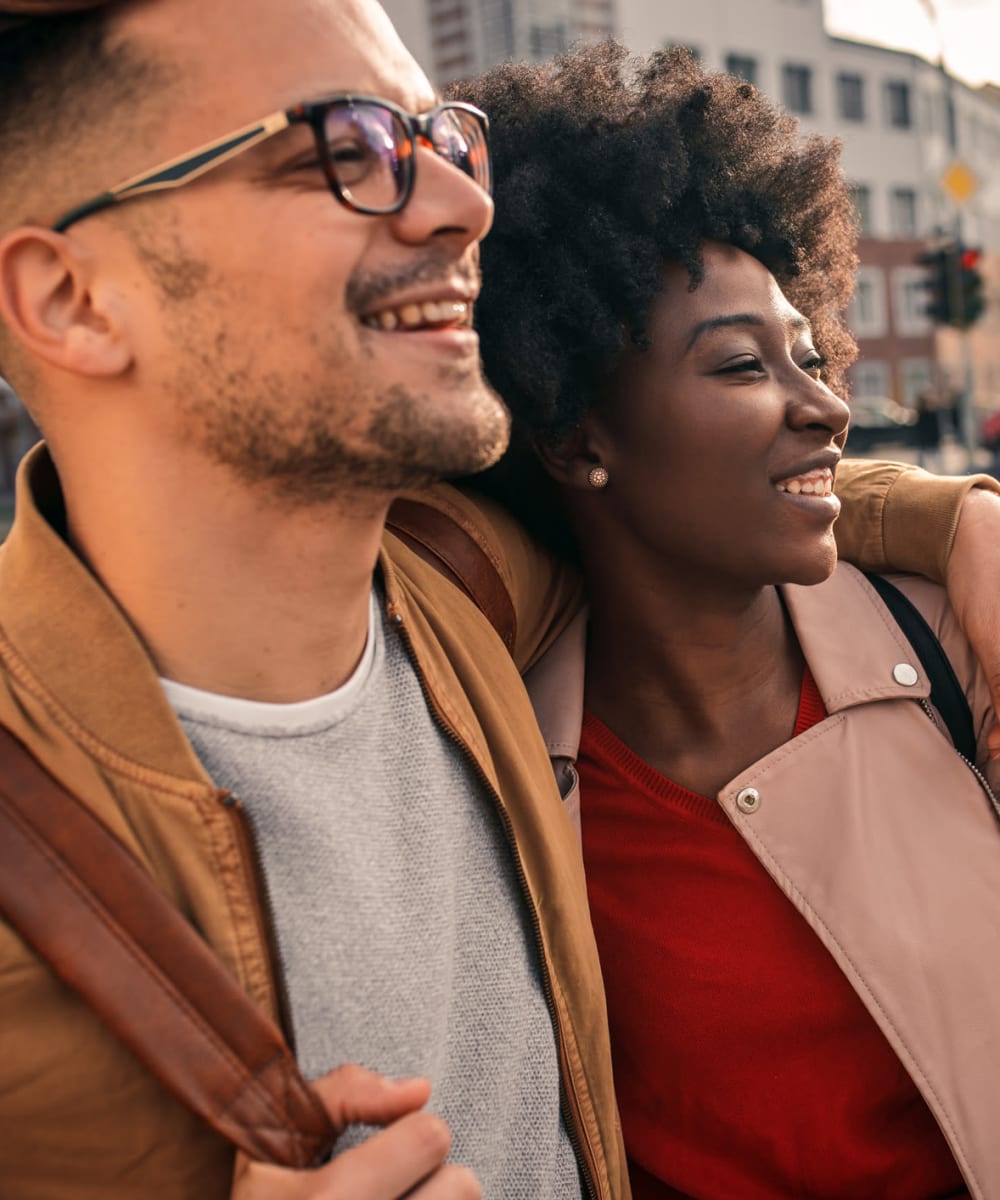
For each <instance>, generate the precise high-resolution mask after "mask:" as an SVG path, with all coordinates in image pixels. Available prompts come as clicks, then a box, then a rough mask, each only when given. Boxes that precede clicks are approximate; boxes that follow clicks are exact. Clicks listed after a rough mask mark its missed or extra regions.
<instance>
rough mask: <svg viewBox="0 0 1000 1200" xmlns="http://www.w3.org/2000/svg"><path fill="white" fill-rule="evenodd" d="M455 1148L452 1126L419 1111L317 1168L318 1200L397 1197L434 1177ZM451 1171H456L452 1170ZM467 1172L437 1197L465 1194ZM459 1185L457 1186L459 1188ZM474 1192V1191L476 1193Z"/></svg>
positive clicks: (455, 1198) (459, 1199)
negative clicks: (453, 1146)
mask: <svg viewBox="0 0 1000 1200" xmlns="http://www.w3.org/2000/svg"><path fill="white" fill-rule="evenodd" d="M450 1148H451V1132H450V1131H449V1129H448V1126H447V1125H446V1124H445V1123H444V1121H442V1120H441V1118H440V1117H436V1116H434V1115H433V1114H432V1113H425V1112H415V1113H410V1114H408V1115H407V1116H405V1117H401V1118H400V1119H399V1120H398V1121H396V1122H394V1123H393V1124H392V1125H390V1126H389V1128H388V1129H383V1130H381V1131H380V1132H379V1133H376V1134H374V1135H373V1136H372V1137H370V1138H368V1140H367V1141H365V1142H362V1143H361V1145H360V1146H355V1147H354V1148H353V1149H351V1150H345V1151H344V1153H343V1154H339V1155H337V1157H336V1158H335V1159H334V1160H333V1161H332V1162H330V1163H328V1164H327V1165H326V1166H325V1167H321V1168H320V1169H319V1170H318V1171H316V1172H314V1176H315V1180H314V1182H315V1183H316V1185H317V1188H316V1191H315V1193H310V1195H313V1194H315V1197H316V1200H343V1198H344V1197H347V1196H349V1197H351V1200H396V1198H397V1197H400V1196H407V1197H408V1196H409V1195H410V1193H411V1192H412V1191H413V1189H414V1188H416V1187H417V1186H418V1185H419V1184H421V1183H423V1182H424V1181H425V1180H427V1181H428V1182H429V1181H430V1179H432V1178H433V1176H434V1172H436V1171H437V1170H438V1168H440V1167H441V1165H442V1164H443V1163H444V1160H445V1158H446V1156H447V1154H448V1151H449V1149H450ZM452 1174H453V1173H452ZM466 1187H467V1183H466V1182H465V1180H464V1176H463V1177H462V1178H461V1179H459V1180H457V1181H455V1182H453V1184H452V1189H453V1190H451V1191H443V1192H432V1193H430V1194H431V1196H433V1198H434V1200H438V1197H439V1196H440V1198H441V1200H445V1197H447V1200H465V1197H466V1195H467V1194H468V1193H467V1192H466V1191H464V1190H461V1189H462V1188H466ZM456 1189H457V1190H456ZM473 1195H475V1193H473Z"/></svg>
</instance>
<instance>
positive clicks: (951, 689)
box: [864, 571, 976, 763]
mask: <svg viewBox="0 0 1000 1200" xmlns="http://www.w3.org/2000/svg"><path fill="white" fill-rule="evenodd" d="M864 574H865V578H866V579H867V580H868V582H869V583H870V584H871V585H872V587H873V588H874V589H875V590H876V591H877V592H878V594H879V595H880V596H881V597H882V600H883V602H884V603H885V606H886V608H888V610H889V611H890V612H891V613H892V615H893V617H895V619H896V624H897V625H898V626H899V627H900V629H901V630H902V631H903V633H904V634H905V635H906V639H907V641H908V642H909V643H910V645H911V646H912V647H913V649H914V650H915V651H916V653H917V657H918V658H919V659H920V662H921V664H922V666H923V668H924V670H925V671H926V672H927V678H928V679H929V680H930V682H931V703H932V704H933V705H934V707H935V708H936V709H937V710H938V712H939V713H940V714H941V716H942V718H943V720H944V723H945V725H946V726H947V727H948V733H949V734H950V735H951V740H952V742H953V743H954V745H955V749H956V750H957V751H958V752H959V754H961V755H962V757H963V758H967V759H968V760H969V762H970V763H974V762H975V761H976V731H975V727H974V725H973V723H972V713H971V711H970V710H969V702H968V700H966V698H965V692H964V691H963V690H962V685H961V684H960V683H959V682H958V678H957V676H956V675H955V671H954V668H953V667H952V665H951V663H950V661H949V660H948V655H947V654H945V652H944V650H943V649H942V647H941V643H940V642H939V641H938V640H937V638H936V637H935V636H934V631H933V630H932V629H931V627H930V626H929V625H928V624H927V622H926V621H925V620H924V616H923V614H922V613H921V612H920V610H919V609H918V608H917V607H916V605H915V604H914V603H913V602H912V601H911V600H910V599H909V597H908V596H906V595H904V594H903V593H902V592H901V591H900V590H899V588H898V587H896V586H895V584H892V583H890V582H889V581H888V579H883V578H882V576H881V575H873V574H871V573H870V572H868V571H865V573H864Z"/></svg>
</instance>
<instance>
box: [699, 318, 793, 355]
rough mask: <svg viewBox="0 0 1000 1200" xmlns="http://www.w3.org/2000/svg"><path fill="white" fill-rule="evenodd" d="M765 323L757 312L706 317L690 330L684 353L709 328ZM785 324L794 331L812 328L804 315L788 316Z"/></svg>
mask: <svg viewBox="0 0 1000 1200" xmlns="http://www.w3.org/2000/svg"><path fill="white" fill-rule="evenodd" d="M766 324H767V322H766V321H765V320H764V318H763V317H762V316H760V315H759V314H758V313H731V314H729V315H727V316H723V317H708V318H707V320H704V321H699V322H698V324H697V325H696V326H695V327H694V329H692V330H691V336H690V337H689V338H688V343H687V345H686V346H685V347H684V353H685V354H687V352H688V351H689V350H690V349H691V347H692V346H693V345H694V344H695V342H696V341H697V340H698V339H699V338H700V337H701V335H702V334H703V333H708V332H709V331H710V330H713V329H725V328H727V327H728V326H731V325H755V326H761V325H766ZM785 325H786V327H787V328H788V329H793V330H795V332H796V333H798V332H800V331H802V330H804V329H811V328H812V326H811V325H810V324H809V322H808V321H807V320H806V319H805V317H803V316H799V315H796V316H794V317H790V318H789V319H788V320H787V321H786V322H785Z"/></svg>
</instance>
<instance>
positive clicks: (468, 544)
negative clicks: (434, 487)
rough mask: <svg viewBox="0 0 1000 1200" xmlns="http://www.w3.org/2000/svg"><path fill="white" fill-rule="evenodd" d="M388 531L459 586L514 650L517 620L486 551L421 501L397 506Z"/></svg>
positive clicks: (503, 640) (498, 575)
mask: <svg viewBox="0 0 1000 1200" xmlns="http://www.w3.org/2000/svg"><path fill="white" fill-rule="evenodd" d="M386 528H387V529H388V530H389V532H390V533H394V534H395V535H396V536H397V537H398V538H400V540H401V541H403V542H405V544H406V545H407V546H409V548H410V549H411V550H412V551H413V552H414V553H415V554H419V555H420V557H421V558H422V559H423V560H424V562H427V563H430V565H431V566H432V567H435V568H436V569H437V570H438V571H440V572H441V574H442V575H444V576H445V577H446V578H448V579H450V580H451V581H452V583H454V584H457V586H458V587H460V588H461V589H462V591H463V592H465V594H466V595H467V596H468V597H469V599H470V600H471V601H472V602H473V604H475V605H476V606H477V607H478V608H479V609H480V611H481V612H482V613H483V615H484V616H485V617H486V619H487V620H488V621H489V623H490V624H491V625H492V626H493V628H494V629H495V630H496V631H497V633H498V635H499V636H500V640H501V641H502V642H503V644H504V645H505V646H506V647H507V649H508V650H509V651H513V649H514V638H515V636H516V634H517V614H516V613H515V611H514V602H513V601H512V600H511V598H510V593H509V592H508V591H507V587H506V585H505V584H504V581H503V580H502V579H501V578H500V572H499V571H498V570H497V568H496V566H495V565H494V564H493V562H492V561H491V559H490V557H489V555H488V554H487V553H486V551H485V550H484V549H483V548H482V546H480V545H479V543H478V542H477V541H476V540H475V538H473V537H472V535H471V534H469V533H467V532H466V530H464V529H463V528H462V526H461V525H459V524H458V523H457V522H456V521H453V520H452V519H451V517H449V516H448V515H447V513H443V512H441V510H440V509H437V508H434V507H433V505H430V504H422V503H421V502H420V501H419V500H408V499H407V500H397V501H396V502H395V503H394V504H393V506H392V507H391V508H390V509H389V517H388V520H387V521H386Z"/></svg>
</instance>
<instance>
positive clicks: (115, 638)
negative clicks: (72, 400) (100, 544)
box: [0, 444, 209, 785]
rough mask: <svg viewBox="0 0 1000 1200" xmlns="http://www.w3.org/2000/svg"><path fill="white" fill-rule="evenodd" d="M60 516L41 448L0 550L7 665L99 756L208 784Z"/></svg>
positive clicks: (150, 667)
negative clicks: (70, 542)
mask: <svg viewBox="0 0 1000 1200" xmlns="http://www.w3.org/2000/svg"><path fill="white" fill-rule="evenodd" d="M65 524H66V522H65V510H64V506H63V499H62V492H61V490H60V487H59V479H58V476H57V474H56V470H55V466H54V465H53V463H52V459H51V457H50V456H49V453H48V450H47V448H46V447H45V446H44V444H40V445H38V446H36V447H35V448H34V449H33V450H32V451H30V453H29V454H28V455H27V457H26V458H25V460H24V462H23V463H22V465H21V468H20V471H19V473H18V477H17V508H16V516H15V520H14V524H13V527H12V528H11V531H10V534H9V535H8V537H7V540H6V542H5V543H4V545H3V548H2V550H0V638H2V642H3V645H2V647H0V649H2V654H3V658H4V660H5V663H6V665H7V669H8V670H9V671H10V673H11V674H12V675H15V676H16V677H17V678H18V681H19V682H20V683H21V685H22V686H24V687H26V688H28V689H29V690H31V691H32V692H34V693H35V694H36V696H38V698H39V699H41V700H42V702H43V703H44V704H45V705H46V707H47V708H48V709H49V711H50V712H51V714H52V716H53V718H54V719H55V720H56V721H58V722H59V723H60V724H62V725H63V726H65V727H67V728H70V727H75V730H76V736H77V738H78V739H81V740H84V741H90V743H91V746H92V748H94V745H95V743H96V744H98V745H99V747H100V749H101V750H102V751H103V753H104V755H105V756H106V755H107V753H108V752H110V753H111V754H112V755H115V756H120V757H122V758H124V759H125V760H128V762H129V763H130V764H131V765H132V766H136V765H138V766H140V767H141V768H143V769H146V770H148V769H149V768H152V769H153V770H155V771H158V772H162V773H164V774H166V775H168V776H171V777H174V778H179V779H180V780H182V781H186V782H188V783H198V784H201V785H205V784H208V783H209V780H208V777H207V775H206V774H205V772H204V770H203V768H202V767H201V764H200V763H199V762H198V759H197V758H196V756H195V754H194V751H193V750H192V749H191V746H190V743H189V742H188V740H187V738H186V737H185V736H184V732H183V730H182V729H181V727H180V725H179V724H178V722H177V720H176V718H175V717H174V713H173V710H172V709H171V707H170V705H169V704H168V703H167V700H166V697H165V696H164V694H163V689H162V688H161V687H160V683H159V678H158V676H157V672H156V667H155V666H154V664H153V662H152V660H151V659H150V657H149V654H148V653H147V651H146V648H145V646H144V645H143V643H142V641H141V640H140V639H139V636H138V634H137V633H136V631H135V630H134V629H133V627H132V625H131V624H130V623H129V620H128V618H127V617H126V616H125V614H124V613H123V612H122V610H121V609H120V608H119V607H118V605H117V604H116V603H115V601H114V600H113V599H112V597H111V596H110V595H109V594H108V593H107V592H106V591H105V590H104V588H103V587H102V586H101V584H100V583H99V582H98V580H97V579H96V578H95V576H94V575H93V574H92V573H91V572H90V571H89V570H88V568H87V566H86V564H85V563H84V562H83V561H82V560H81V559H80V558H79V557H78V556H77V555H76V554H75V553H74V552H73V551H72V549H70V547H69V545H68V544H67V542H66V541H65V538H64V532H65Z"/></svg>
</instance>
